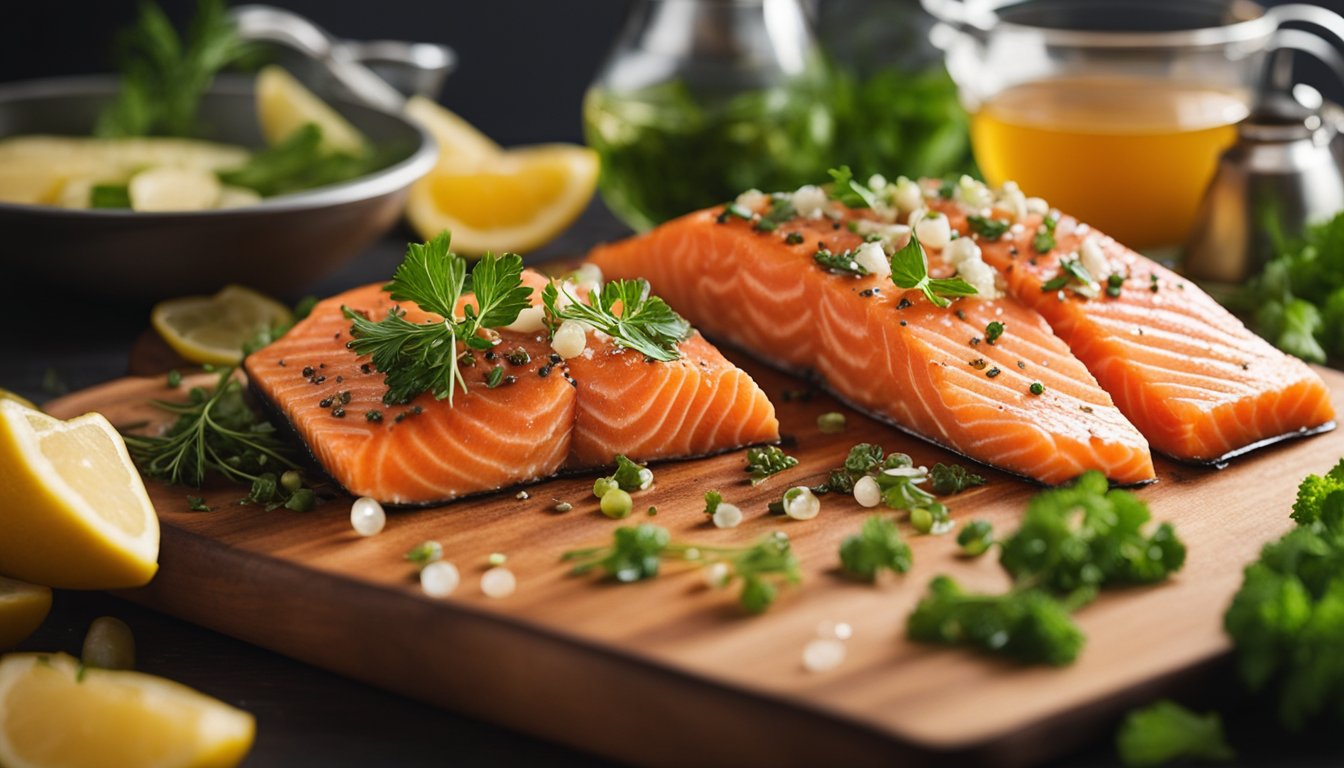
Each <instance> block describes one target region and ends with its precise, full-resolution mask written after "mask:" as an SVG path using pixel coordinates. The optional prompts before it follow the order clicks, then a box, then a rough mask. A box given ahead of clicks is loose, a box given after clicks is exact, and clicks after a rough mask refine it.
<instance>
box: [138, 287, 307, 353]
mask: <svg viewBox="0 0 1344 768" xmlns="http://www.w3.org/2000/svg"><path fill="white" fill-rule="evenodd" d="M149 320H150V324H152V325H153V326H154V330H156V331H158V332H159V335H160V336H162V337H163V340H164V341H166V342H168V346H170V347H172V348H173V350H174V351H176V352H177V353H178V354H179V355H181V356H182V357H184V358H186V359H188V360H190V361H192V362H193V363H211V364H214V365H231V364H234V363H238V362H240V361H241V360H242V359H243V345H244V344H246V343H247V342H248V340H250V339H251V338H253V337H254V336H256V334H257V333H258V332H259V331H264V330H267V329H270V328H274V327H275V326H278V325H286V324H288V323H290V322H293V320H294V316H293V315H292V314H290V311H289V309H288V308H286V307H285V305H283V304H281V303H280V302H278V301H276V300H275V299H272V298H269V297H267V296H263V295H261V294H260V293H257V292H256V291H254V290H252V289H251V288H244V287H242V286H241V285H227V286H225V287H224V288H222V289H221V290H220V292H219V293H216V294H215V295H214V296H182V297H180V298H176V299H168V300H167V301H161V302H159V303H158V304H155V305H154V309H153V310H152V311H151V312H150V314H149Z"/></svg>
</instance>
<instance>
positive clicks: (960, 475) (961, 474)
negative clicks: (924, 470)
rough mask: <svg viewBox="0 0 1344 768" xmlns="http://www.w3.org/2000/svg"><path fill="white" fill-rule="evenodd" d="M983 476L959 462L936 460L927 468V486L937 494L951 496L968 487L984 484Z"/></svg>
mask: <svg viewBox="0 0 1344 768" xmlns="http://www.w3.org/2000/svg"><path fill="white" fill-rule="evenodd" d="M984 484H985V478H984V477H982V476H980V475H977V474H975V473H974V472H971V471H970V470H968V469H966V468H965V467H963V466H961V465H960V464H944V463H942V462H938V463H937V464H934V465H933V469H931V470H929V487H931V488H933V492H934V493H936V494H938V495H939V496H952V495H954V494H958V493H961V492H962V491H964V490H966V489H968V488H974V487H976V486H977V485H984Z"/></svg>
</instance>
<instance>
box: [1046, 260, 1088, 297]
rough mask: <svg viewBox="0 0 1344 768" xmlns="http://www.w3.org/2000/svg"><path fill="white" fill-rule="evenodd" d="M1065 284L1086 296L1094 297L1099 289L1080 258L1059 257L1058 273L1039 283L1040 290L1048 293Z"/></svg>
mask: <svg viewBox="0 0 1344 768" xmlns="http://www.w3.org/2000/svg"><path fill="white" fill-rule="evenodd" d="M1066 286H1067V287H1068V288H1070V289H1072V290H1073V292H1074V293H1077V294H1078V295H1080V296H1086V297H1088V298H1094V297H1095V296H1096V295H1097V291H1098V290H1099V286H1098V285H1097V281H1096V280H1093V279H1092V273H1090V272H1088V271H1087V267H1084V266H1083V262H1082V260H1081V259H1060V260H1059V274H1057V275H1055V276H1054V277H1052V278H1050V279H1049V280H1046V281H1045V282H1044V283H1041V291H1042V292H1046V293H1048V292H1050V291H1058V290H1060V289H1061V288H1064V287H1066Z"/></svg>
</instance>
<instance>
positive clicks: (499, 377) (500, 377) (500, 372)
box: [485, 365, 504, 389]
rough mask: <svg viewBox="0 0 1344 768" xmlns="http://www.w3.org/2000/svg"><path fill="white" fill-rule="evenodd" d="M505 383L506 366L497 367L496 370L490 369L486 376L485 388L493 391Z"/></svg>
mask: <svg viewBox="0 0 1344 768" xmlns="http://www.w3.org/2000/svg"><path fill="white" fill-rule="evenodd" d="M503 381H504V366H502V365H496V366H495V367H494V368H491V369H490V372H489V373H487V374H485V386H487V387H489V388H491V389H494V388H495V387H498V386H499V385H500V383H502V382H503Z"/></svg>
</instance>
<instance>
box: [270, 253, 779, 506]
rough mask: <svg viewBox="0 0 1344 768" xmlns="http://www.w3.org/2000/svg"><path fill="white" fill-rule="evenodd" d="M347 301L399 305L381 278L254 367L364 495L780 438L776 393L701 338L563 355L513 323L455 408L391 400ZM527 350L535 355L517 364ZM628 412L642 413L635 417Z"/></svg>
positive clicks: (446, 490) (444, 487)
mask: <svg viewBox="0 0 1344 768" xmlns="http://www.w3.org/2000/svg"><path fill="white" fill-rule="evenodd" d="M524 281H525V283H526V284H527V285H530V286H532V287H533V288H534V292H533V302H534V304H537V303H540V288H541V287H542V286H544V285H545V283H546V279H545V278H544V277H542V276H540V275H538V274H537V273H535V272H531V271H527V272H524ZM466 300H469V297H464V301H466ZM343 305H344V306H348V307H350V308H351V309H353V310H356V311H364V312H367V313H368V314H369V316H370V317H374V318H378V317H383V316H385V315H386V314H387V311H388V309H390V308H391V307H392V306H393V305H394V303H393V302H392V300H391V299H390V298H389V297H388V295H387V294H386V293H385V292H384V291H383V290H382V288H381V286H380V285H369V286H365V287H362V288H356V289H354V290H351V291H348V292H346V293H343V294H340V295H337V296H333V297H331V298H329V299H327V300H325V301H322V302H320V303H319V304H318V305H317V306H316V307H315V308H314V309H313V311H312V313H311V314H310V315H309V316H308V317H307V318H306V319H304V320H303V321H301V322H300V323H298V324H297V325H295V327H294V328H293V329H292V330H291V331H290V332H289V333H287V334H285V335H284V336H283V337H282V338H281V339H279V340H278V341H276V342H275V343H273V344H271V345H269V346H267V347H265V348H263V349H261V350H259V351H258V352H256V353H254V354H253V355H251V356H249V357H248V358H247V360H246V361H245V363H244V366H245V369H246V371H247V374H248V378H249V380H250V381H251V383H252V386H253V388H254V389H255V390H256V391H257V392H259V393H260V394H261V395H262V397H263V398H264V399H265V400H266V401H268V402H269V403H270V404H271V405H272V406H273V408H274V409H275V410H277V411H278V412H280V413H281V414H282V415H283V416H284V417H285V418H286V419H287V420H288V421H289V423H290V424H291V425H292V426H293V427H294V429H295V431H297V432H298V434H299V436H300V437H301V438H302V439H303V441H304V443H306V444H307V446H308V447H309V449H310V450H311V451H312V454H313V457H314V458H315V459H316V460H317V462H318V463H319V464H321V466H322V467H323V469H324V470H326V472H327V473H328V474H329V475H331V477H332V478H333V479H334V480H335V481H336V482H338V483H340V485H341V486H342V487H344V488H345V489H346V490H347V491H349V492H350V493H352V494H354V495H357V496H371V497H373V498H376V499H378V500H380V501H384V502H388V503H394V504H425V503H430V502H435V501H446V500H450V499H454V498H458V497H461V496H465V495H470V494H474V493H482V492H486V491H491V490H496V489H499V488H503V487H506V486H510V485H516V484H518V483H524V482H530V481H534V480H538V479H542V478H545V477H549V476H551V475H553V474H555V473H556V472H557V471H558V470H560V469H561V468H562V467H565V468H583V467H596V466H602V465H607V464H610V463H612V462H613V461H614V459H615V456H616V454H618V453H625V454H626V455H628V456H629V457H630V458H632V459H635V460H646V459H653V458H673V457H687V456H697V455H703V454H708V453H716V452H720V451H725V450H730V449H733V448H738V447H741V446H744V445H751V444H755V443H762V442H773V441H776V440H778V439H779V423H778V421H777V420H776V419H775V414H774V408H773V407H772V406H771V405H770V402H769V401H768V400H767V399H766V397H765V394H764V393H763V392H762V391H761V390H760V388H759V387H757V386H756V384H755V382H753V381H752V380H751V378H750V377H749V376H748V375H747V374H746V373H744V372H743V371H741V370H739V369H737V368H735V367H733V366H732V365H731V364H729V363H727V362H726V361H725V360H723V358H722V356H721V355H719V353H718V351H717V350H715V349H714V348H713V347H712V346H710V345H709V344H708V343H707V342H705V341H704V340H703V339H701V338H699V337H698V336H693V337H692V338H690V339H688V340H687V341H686V342H684V343H683V345H682V349H683V354H684V356H683V357H682V359H680V360H677V361H673V362H671V363H661V362H653V363H646V362H645V361H644V356H643V355H641V354H639V353H636V352H632V351H630V350H626V349H623V348H616V349H613V348H611V345H610V344H609V343H607V344H604V343H600V342H597V341H596V334H595V333H593V332H590V333H589V339H590V341H589V348H588V349H587V350H586V351H585V353H584V355H581V356H579V357H576V358H573V359H572V360H570V361H568V363H565V362H558V363H557V362H556V360H557V359H558V358H555V357H553V356H552V349H551V347H550V344H549V342H548V341H547V339H546V336H545V334H544V333H517V332H511V331H508V330H502V331H500V337H501V342H500V344H499V345H497V346H496V348H495V350H493V351H492V352H491V356H492V358H493V359H491V360H486V359H484V357H483V355H482V354H481V353H477V363H476V364H475V365H474V366H471V367H464V368H463V372H464V375H465V377H466V379H467V383H468V391H467V392H465V393H464V392H461V391H458V392H457V393H456V395H455V396H454V401H453V404H452V405H449V403H448V401H447V400H436V399H435V398H434V397H433V395H431V394H428V393H426V394H422V395H420V396H418V397H417V398H415V399H414V400H412V401H411V402H410V403H408V404H406V405H398V406H386V405H384V404H383V402H382V398H383V394H384V393H385V392H386V391H387V387H386V386H385V385H384V383H383V374H382V373H381V372H379V371H378V370H376V369H375V368H373V367H372V365H371V364H370V363H369V359H368V357H367V356H357V355H356V354H355V353H354V352H352V351H350V350H349V349H348V348H347V347H346V343H347V342H348V341H349V340H350V321H349V320H348V319H346V318H345V316H344V315H343V314H342V312H341V307H342V306H343ZM399 306H401V308H402V309H404V310H405V311H406V318H407V319H408V320H410V321H411V322H424V321H432V320H435V319H439V318H437V316H435V315H431V314H428V313H425V312H422V311H420V310H419V309H418V308H416V307H415V306H414V305H413V304H410V303H407V302H402V303H400V305H399ZM518 349H521V350H523V351H525V352H526V353H527V355H526V357H527V358H528V360H527V362H526V363H523V364H520V365H515V364H513V363H511V362H508V361H507V360H506V355H507V354H508V353H509V352H512V351H514V350H518ZM521 358H522V356H521V355H519V356H517V359H519V360H521ZM495 365H502V366H504V368H505V373H506V374H507V376H510V377H512V379H513V380H512V381H507V380H506V383H505V384H504V385H502V386H499V387H496V388H494V389H491V388H488V387H487V386H486V384H485V374H486V372H488V371H489V370H491V369H492V368H493V367H494V366H495ZM692 368H693V369H694V370H690V369H692ZM580 373H581V374H582V375H583V379H582V380H581V379H579V378H578V374H580ZM673 391H682V392H684V394H683V396H681V397H678V398H675V399H672V400H671V404H670V405H669V404H668V403H667V402H664V400H665V398H664V395H665V393H668V392H673ZM655 411H657V412H658V418H657V419H655V418H654V416H653V413H654V412H655ZM370 414H376V417H375V420H371V419H370ZM625 414H643V415H642V416H641V418H639V419H637V420H634V421H628V422H622V420H621V417H622V415H625Z"/></svg>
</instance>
